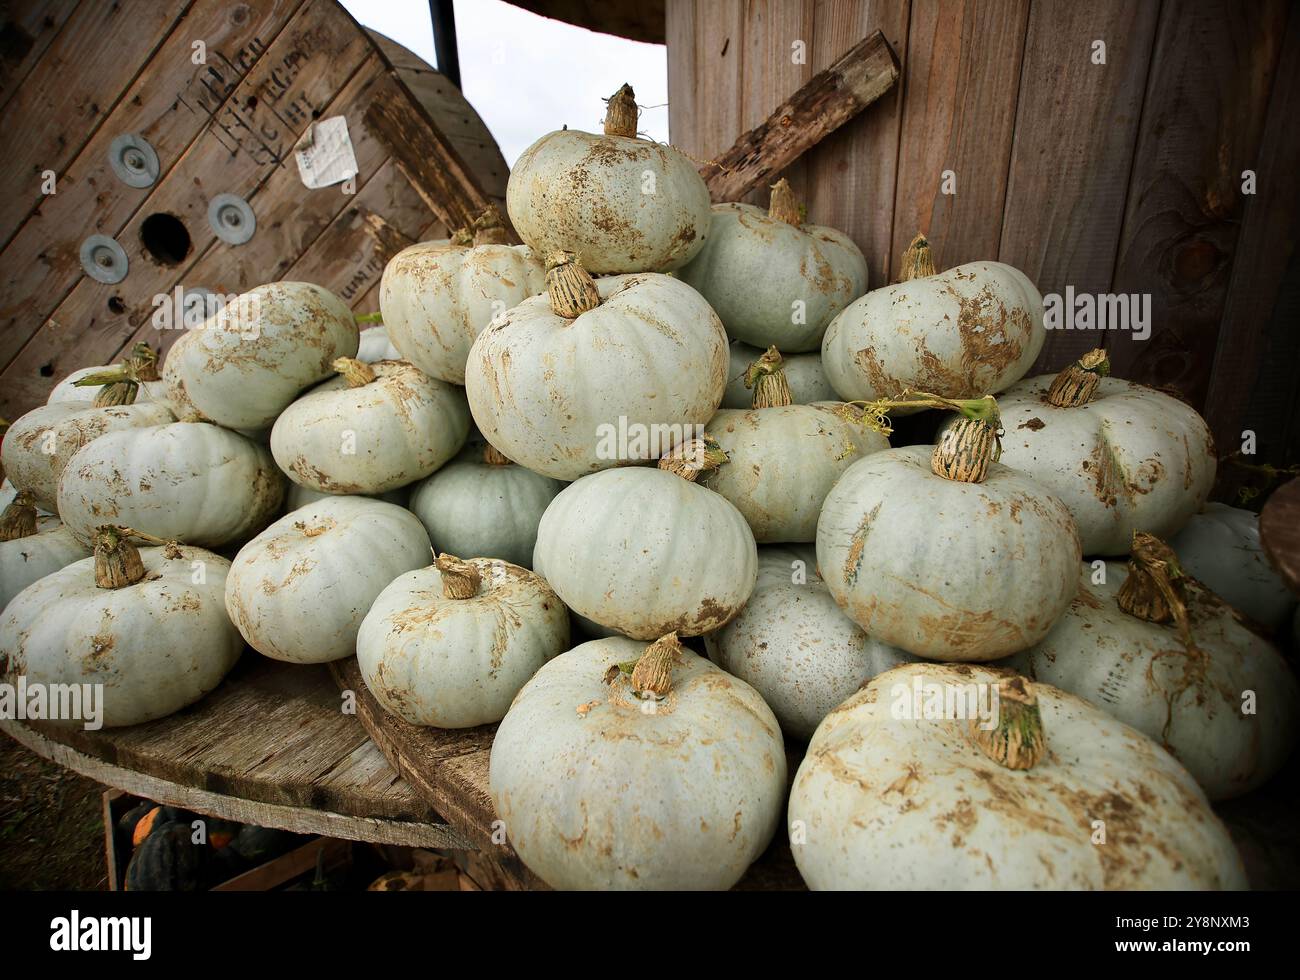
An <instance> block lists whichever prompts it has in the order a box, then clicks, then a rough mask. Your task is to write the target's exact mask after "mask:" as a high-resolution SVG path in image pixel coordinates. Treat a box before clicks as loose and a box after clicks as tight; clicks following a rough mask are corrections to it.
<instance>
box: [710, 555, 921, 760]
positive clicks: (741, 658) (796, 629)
mask: <svg viewBox="0 0 1300 980" xmlns="http://www.w3.org/2000/svg"><path fill="white" fill-rule="evenodd" d="M704 643H705V646H706V647H707V648H708V651H709V659H711V660H712V661H713V662H714V663H715V664H717V665H718V666H719V667H721V668H722V669H723V670H725V671H726V672H727V673H729V674H731V675H733V676H735V677H739V678H740V679H741V680H742V681H745V682H746V683H747V684H752V685H753V687H754V689H755V690H757V691H758V693H759V694H761V695H763V700H764V701H766V702H767V704H768V706H769V707H770V708H771V709H772V713H773V714H775V715H776V717H777V720H778V721H779V722H780V723H781V729H782V731H784V732H785V733H786V735H788V736H790V737H792V738H797V739H802V740H804V741H806V740H807V739H809V738H811V737H812V733H813V731H814V730H815V729H816V728H817V726H818V725H819V724H820V723H821V720H822V719H823V718H825V717H826V715H827V714H828V713H829V712H830V711H831V709H833V708H834V707H836V706H837V705H838V704H840V702H842V701H843V700H844V699H845V698H847V697H848V696H849V695H850V694H852V693H853V692H854V691H856V690H857V689H858V688H859V687H861V686H862V685H863V683H865V682H866V681H867V680H869V679H870V678H872V677H875V676H876V674H878V673H880V672H881V671H882V670H888V669H889V668H890V667H894V666H896V665H898V664H900V663H905V662H908V661H911V660H913V659H915V658H913V657H912V655H911V654H908V653H905V652H903V651H902V650H899V649H897V648H895V647H891V646H889V645H887V644H885V643H880V642H879V641H877V640H873V639H871V638H870V637H869V636H867V634H866V633H864V632H862V630H861V629H860V628H859V627H858V625H857V624H856V623H854V622H853V621H852V620H851V619H849V618H848V617H847V616H845V615H844V613H842V612H841V611H840V609H839V607H838V606H836V605H835V600H834V598H832V597H831V594H830V592H829V591H828V590H827V588H826V585H825V583H823V582H822V580H821V576H820V575H818V574H817V556H816V554H815V553H814V551H813V549H812V548H810V547H808V546H795V547H782V546H770V547H766V548H759V549H758V581H757V583H756V584H755V585H754V591H753V592H752V593H751V594H750V597H749V601H748V602H746V603H745V608H744V609H742V610H741V611H740V615H738V616H737V617H736V618H735V619H733V620H732V621H731V622H730V623H728V624H727V625H726V626H724V627H722V629H720V630H717V631H716V632H713V633H707V634H705V636H704Z"/></svg>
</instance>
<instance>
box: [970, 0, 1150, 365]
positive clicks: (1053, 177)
mask: <svg viewBox="0 0 1300 980" xmlns="http://www.w3.org/2000/svg"><path fill="white" fill-rule="evenodd" d="M1158 13H1159V5H1158V4H1150V3H1148V4H1135V3H1129V2H1126V0H1097V2H1093V3H1087V4H1079V3H1071V2H1069V0H1044V2H1036V3H1034V5H1033V6H1032V7H1031V8H1030V12H1029V33H1028V37H1027V40H1026V42H1025V60H1024V65H1023V69H1022V71H1021V80H1020V95H1019V100H1018V105H1017V111H1016V126H1015V141H1014V144H1013V147H1012V153H1011V174H1010V178H1009V180H1008V184H1007V196H1006V209H1005V213H1004V215H1003V220H1002V237H1001V245H1000V248H999V250H998V258H999V260H1000V261H1002V262H1007V263H1009V264H1011V265H1013V266H1015V267H1016V268H1018V269H1020V270H1021V271H1022V272H1024V273H1025V274H1026V275H1027V276H1029V278H1030V279H1031V280H1032V281H1033V282H1035V283H1036V284H1037V285H1038V288H1039V290H1040V291H1041V292H1043V293H1056V294H1058V295H1064V293H1065V289H1066V287H1067V286H1072V287H1073V288H1074V290H1075V291H1076V292H1077V293H1092V294H1099V293H1105V292H1108V291H1109V289H1110V281H1111V274H1112V273H1113V272H1114V269H1115V254H1116V251H1117V249H1118V247H1119V234H1120V227H1121V225H1122V224H1123V220H1124V204H1125V197H1126V195H1127V191H1128V175H1129V168H1130V166H1131V164H1132V158H1133V148H1134V145H1135V144H1136V141H1137V129H1138V121H1139V118H1140V116H1141V110H1142V96H1143V90H1144V87H1145V84H1146V78H1147V72H1148V69H1149V67H1150V62H1151V49H1152V45H1153V41H1154V39H1155V28H1156V18H1157V14H1158ZM1098 41H1100V42H1102V43H1104V44H1105V49H1104V55H1105V64H1096V63H1095V61H1094V47H1093V45H1094V43H1095V42H1098ZM959 179H960V178H959ZM1103 339H1104V337H1103V335H1100V334H1098V333H1096V332H1094V331H1086V330H1084V331H1076V330H1056V331H1052V332H1051V333H1049V334H1048V337H1047V343H1046V344H1045V345H1044V347H1043V352H1042V354H1041V355H1040V357H1039V359H1038V363H1037V364H1036V365H1035V368H1036V371H1038V372H1043V371H1056V370H1059V369H1060V368H1062V367H1064V366H1065V365H1066V364H1068V363H1070V362H1071V361H1073V360H1075V359H1077V358H1078V357H1079V356H1080V355H1081V354H1083V353H1084V352H1085V351H1087V350H1090V349H1092V348H1093V347H1097V346H1099V345H1100V344H1101V342H1102V341H1103Z"/></svg>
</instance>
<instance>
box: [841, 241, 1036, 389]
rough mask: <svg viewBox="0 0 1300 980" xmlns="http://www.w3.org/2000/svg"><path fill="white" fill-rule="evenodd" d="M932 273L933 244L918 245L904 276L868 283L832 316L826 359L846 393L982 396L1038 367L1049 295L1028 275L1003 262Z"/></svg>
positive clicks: (906, 264) (912, 253) (969, 264)
mask: <svg viewBox="0 0 1300 980" xmlns="http://www.w3.org/2000/svg"><path fill="white" fill-rule="evenodd" d="M918 237H919V236H918ZM933 270H934V266H933V264H932V262H931V261H930V258H929V246H928V245H925V244H924V241H923V240H922V241H920V242H914V243H913V248H912V251H911V252H910V253H909V257H908V259H907V260H906V261H905V273H904V277H905V279H904V281H903V282H900V283H898V284H896V285H893V286H887V287H885V288H883V289H876V290H872V291H871V292H869V293H867V295H865V296H863V297H862V298H861V299H859V300H856V301H855V302H854V303H852V304H850V305H849V307H848V308H847V309H845V310H844V312H842V313H841V314H839V316H837V317H836V318H835V319H834V320H833V321H831V324H830V326H829V327H828V328H827V330H826V336H825V338H824V340H823V341H822V362H823V364H824V365H825V368H826V376H827V377H828V378H830V382H831V384H832V385H833V386H834V388H835V390H836V391H837V392H839V395H840V397H841V398H844V399H863V400H872V399H877V398H896V397H898V396H899V395H901V394H902V393H903V392H904V391H906V390H909V389H910V390H913V391H917V390H919V391H929V392H933V393H934V394H936V395H942V396H943V397H945V398H978V397H980V396H982V395H987V394H990V393H996V392H999V391H1002V390H1003V389H1005V388H1006V387H1007V386H1008V385H1010V384H1012V383H1014V382H1016V381H1019V380H1020V379H1021V378H1022V377H1024V375H1025V372H1026V371H1028V370H1029V368H1030V367H1031V366H1032V365H1033V363H1034V361H1035V360H1036V359H1037V357H1038V353H1039V351H1041V350H1042V348H1043V342H1044V341H1045V340H1046V339H1047V330H1046V328H1045V327H1044V326H1043V297H1042V296H1041V295H1040V294H1039V292H1038V290H1037V288H1035V286H1034V284H1033V283H1031V282H1030V281H1029V279H1028V278H1027V277H1026V276H1025V274H1024V273H1023V272H1021V271H1020V270H1019V269H1015V268H1012V267H1011V266H1009V265H1006V264H1004V263H1002V262H968V263H967V264H965V265H959V266H957V267H956V268H955V269H950V270H948V271H947V272H943V273H939V274H937V275H935V274H933Z"/></svg>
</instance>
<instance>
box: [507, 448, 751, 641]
mask: <svg viewBox="0 0 1300 980" xmlns="http://www.w3.org/2000/svg"><path fill="white" fill-rule="evenodd" d="M757 563H758V549H757V546H756V545H755V543H754V535H753V533H752V532H751V531H750V530H749V525H748V524H746V523H745V518H744V516H743V515H742V514H741V513H740V511H738V510H736V508H735V507H734V506H733V505H732V504H731V503H730V502H728V501H727V500H726V499H725V498H723V497H721V496H719V495H718V494H716V493H714V492H713V491H712V490H706V489H705V488H704V487H701V486H698V485H696V484H694V483H692V482H690V481H688V480H685V479H682V478H681V477H679V476H676V475H674V474H673V473H668V472H666V471H664V470H660V469H652V468H649V467H641V466H637V467H625V468H621V469H615V470H605V471H604V472H603V473H596V474H594V475H592V476H588V477H584V478H583V479H581V480H578V481H577V482H576V483H572V484H570V485H569V486H567V487H565V488H564V489H563V490H561V491H560V493H559V495H558V496H557V497H556V498H555V499H554V500H552V501H551V504H550V506H549V507H547V508H546V513H544V514H543V515H542V520H541V524H540V525H539V526H538V528H537V547H536V548H535V549H534V551H533V570H534V571H536V572H537V573H538V574H539V575H541V576H542V577H543V578H545V579H546V581H548V582H549V583H550V584H551V588H553V589H555V591H556V592H557V593H558V594H559V596H560V598H561V599H563V600H564V602H565V605H567V606H568V607H569V608H570V609H572V610H573V611H574V612H576V613H578V614H579V615H581V616H586V617H587V618H589V619H591V620H594V621H595V622H597V623H599V624H600V625H602V626H607V627H609V628H611V629H614V630H617V631H618V632H619V633H622V634H623V635H625V636H630V637H633V638H634V639H640V640H649V639H654V638H655V637H658V636H663V635H664V634H666V633H672V632H677V633H678V634H680V635H682V636H698V635H699V634H701V633H707V632H709V631H710V630H715V629H718V628H719V627H720V626H723V625H724V624H726V623H727V622H728V621H730V620H731V618H732V617H734V616H735V615H736V613H738V612H739V611H740V608H741V606H743V605H744V604H745V600H746V599H748V598H749V594H750V592H752V591H753V588H754V579H755V576H756V575H757V569H758V565H757Z"/></svg>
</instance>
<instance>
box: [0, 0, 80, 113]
mask: <svg viewBox="0 0 1300 980" xmlns="http://www.w3.org/2000/svg"><path fill="white" fill-rule="evenodd" d="M77 3H78V0H11V2H7V3H5V5H4V7H3V9H0V112H3V111H4V108H5V106H7V105H8V104H9V100H10V99H12V98H13V97H14V93H15V92H17V91H18V89H19V87H20V86H21V85H22V83H23V80H24V79H25V78H26V77H27V75H28V73H29V72H30V71H31V70H32V69H33V68H35V67H36V64H37V62H39V61H40V60H41V56H42V55H43V54H45V51H46V49H47V48H49V46H50V45H51V44H52V43H53V42H54V38H55V37H56V36H58V33H59V31H60V30H62V29H63V25H64V24H65V23H67V21H68V18H69V17H71V16H72V12H73V11H74V10H76V9H77Z"/></svg>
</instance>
